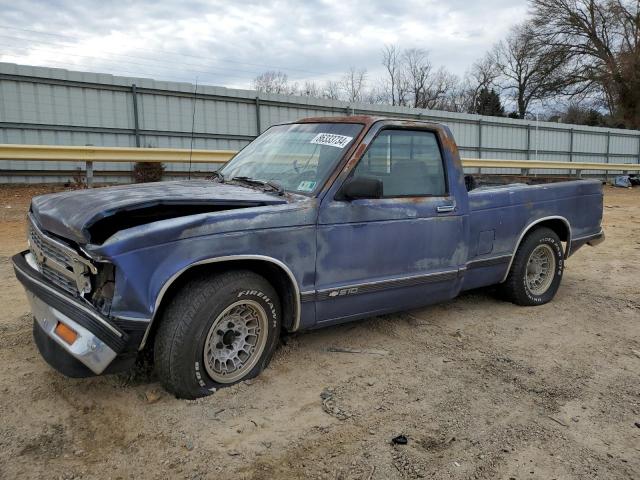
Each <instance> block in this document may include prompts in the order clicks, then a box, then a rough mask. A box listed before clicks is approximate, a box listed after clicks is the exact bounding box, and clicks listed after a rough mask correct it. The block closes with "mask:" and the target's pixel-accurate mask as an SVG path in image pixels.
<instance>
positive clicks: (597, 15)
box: [531, 0, 640, 128]
mask: <svg viewBox="0 0 640 480" xmlns="http://www.w3.org/2000/svg"><path fill="white" fill-rule="evenodd" d="M531 6H532V13H533V22H534V24H535V25H536V27H537V28H538V30H539V31H540V34H541V40H542V41H543V42H544V43H545V44H546V45H549V46H550V47H551V48H555V49H564V50H566V51H568V53H569V57H570V60H571V78H570V79H571V81H572V85H573V87H574V92H573V93H574V94H575V93H578V94H584V93H589V92H593V91H596V92H598V93H599V94H600V97H601V98H602V101H603V102H604V104H605V105H606V106H607V108H608V109H609V112H610V114H611V115H612V116H614V117H615V118H618V119H619V120H620V121H622V122H623V123H624V124H625V125H626V126H628V127H632V128H639V127H640V2H638V1H632V0H531Z"/></svg>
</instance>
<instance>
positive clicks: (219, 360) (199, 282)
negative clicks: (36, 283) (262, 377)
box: [154, 270, 282, 399]
mask: <svg viewBox="0 0 640 480" xmlns="http://www.w3.org/2000/svg"><path fill="white" fill-rule="evenodd" d="M281 317H282V313H281V309H280V300H279V298H278V295H277V293H276V291H275V290H274V288H273V287H272V286H271V284H270V283H269V282H267V281H266V280H265V279H264V278H263V277H261V276H259V275H257V274H255V273H253V272H251V271H244V270H241V271H229V272H225V273H220V274H217V275H203V276H199V277H196V278H193V279H192V280H190V281H188V282H187V283H186V284H185V285H184V286H183V287H182V288H181V289H180V291H179V292H177V293H176V295H174V296H173V298H172V299H171V300H170V303H169V304H168V305H167V307H166V308H165V310H164V313H163V315H162V318H160V325H159V327H158V331H157V333H156V337H155V343H154V363H155V369H156V373H157V374H158V377H159V379H160V382H161V383H162V385H163V386H164V388H165V389H166V390H168V391H169V392H171V393H173V394H174V395H176V396H177V397H179V398H187V399H194V398H199V397H204V396H206V395H210V394H212V393H213V392H215V391H216V389H218V388H222V387H228V386H230V385H233V384H235V383H238V382H241V381H243V380H248V379H250V378H253V377H255V376H257V375H258V374H259V373H260V372H261V371H262V370H264V368H265V367H266V366H267V365H268V364H269V361H270V360H271V357H272V356H273V352H274V351H275V349H276V346H277V344H278V338H279V335H280V327H281V324H282V318H281ZM205 347H206V350H205Z"/></svg>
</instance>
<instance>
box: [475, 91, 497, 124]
mask: <svg viewBox="0 0 640 480" xmlns="http://www.w3.org/2000/svg"><path fill="white" fill-rule="evenodd" d="M473 113H477V114H479V115H490V116H493V117H504V107H503V106H502V103H500V95H498V94H497V93H496V91H495V90H494V89H493V88H492V89H491V90H489V89H488V88H483V89H482V90H480V93H479V94H478V97H477V98H476V104H475V105H474V109H473Z"/></svg>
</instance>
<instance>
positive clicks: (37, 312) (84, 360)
mask: <svg viewBox="0 0 640 480" xmlns="http://www.w3.org/2000/svg"><path fill="white" fill-rule="evenodd" d="M27 240H28V244H29V250H28V251H25V252H22V253H19V254H17V255H15V256H14V257H13V266H14V271H15V274H16V277H17V279H18V280H19V281H20V282H21V283H22V284H23V286H24V287H25V290H26V292H27V298H28V300H29V303H30V306H31V311H32V313H33V315H34V326H33V331H34V339H35V342H36V345H37V346H38V349H39V350H40V352H41V354H42V356H43V357H44V358H45V360H46V361H47V362H48V363H49V364H50V365H51V366H52V367H54V368H55V369H56V370H58V371H60V372H61V373H64V374H65V375H67V376H71V377H86V376H91V375H99V374H101V373H105V371H106V370H107V368H109V371H111V372H113V371H118V370H120V369H124V368H127V367H129V366H130V365H131V364H132V363H133V361H135V355H134V354H133V353H134V352H135V348H132V347H135V343H134V342H132V340H133V338H132V336H131V335H130V334H129V333H128V332H127V331H126V330H124V329H123V328H121V327H120V326H119V325H118V324H117V322H116V321H114V320H113V319H111V318H110V317H109V313H110V309H111V302H112V300H113V293H114V278H115V274H114V267H113V265H111V264H110V263H107V262H102V263H97V262H94V261H92V260H90V259H89V258H88V257H87V256H85V255H83V254H82V253H81V251H79V249H77V248H75V247H74V246H73V245H71V244H69V243H67V242H64V241H63V240H61V239H58V238H54V237H53V236H51V235H48V234H46V233H44V232H43V231H42V229H41V228H40V227H39V225H38V224H37V223H36V221H35V220H34V218H33V216H32V215H29V217H28V237H27Z"/></svg>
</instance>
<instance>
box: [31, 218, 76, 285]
mask: <svg viewBox="0 0 640 480" xmlns="http://www.w3.org/2000/svg"><path fill="white" fill-rule="evenodd" d="M29 220H30V221H29V233H28V235H29V245H30V248H29V249H30V251H31V253H33V255H34V256H35V258H36V260H37V262H38V264H39V265H40V270H41V272H42V275H44V277H45V278H46V279H47V280H49V281H50V282H51V283H53V284H54V285H56V286H58V287H60V288H62V289H63V290H65V291H67V292H69V293H71V294H72V295H78V294H79V291H78V286H77V283H76V276H75V274H74V270H73V265H74V262H75V259H74V256H75V255H74V253H73V250H71V249H70V248H69V247H65V246H62V245H58V244H57V242H55V241H53V240H50V239H48V238H47V237H46V236H45V235H44V234H43V233H42V232H41V231H40V230H39V229H38V228H37V227H36V226H35V225H34V223H33V220H32V219H31V218H29ZM66 250H68V251H66Z"/></svg>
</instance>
